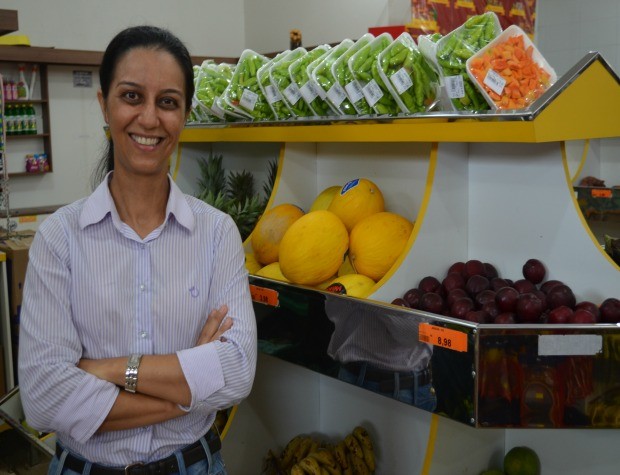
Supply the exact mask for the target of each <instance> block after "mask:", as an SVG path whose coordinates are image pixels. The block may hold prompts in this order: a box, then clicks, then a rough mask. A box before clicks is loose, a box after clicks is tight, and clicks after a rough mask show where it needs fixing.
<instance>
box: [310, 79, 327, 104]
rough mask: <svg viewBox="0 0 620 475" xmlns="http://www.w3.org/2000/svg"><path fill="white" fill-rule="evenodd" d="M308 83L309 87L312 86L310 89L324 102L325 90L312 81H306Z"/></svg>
mask: <svg viewBox="0 0 620 475" xmlns="http://www.w3.org/2000/svg"><path fill="white" fill-rule="evenodd" d="M308 82H309V83H311V84H310V85H311V86H312V88H313V89H314V90H315V92H316V93H317V95H318V96H319V97H320V98H321V99H323V100H325V98H326V97H327V93H326V92H325V90H323V88H322V87H321V85H320V84H319V83H318V82H316V81H315V80H314V79H310V80H309V81H308Z"/></svg>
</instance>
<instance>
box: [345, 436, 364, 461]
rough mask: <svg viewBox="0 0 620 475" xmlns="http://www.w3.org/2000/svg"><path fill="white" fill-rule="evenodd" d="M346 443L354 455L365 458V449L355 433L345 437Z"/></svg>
mask: <svg viewBox="0 0 620 475" xmlns="http://www.w3.org/2000/svg"><path fill="white" fill-rule="evenodd" d="M344 443H345V444H347V449H349V452H351V454H352V455H355V456H356V457H357V458H359V459H362V460H364V451H363V450H362V447H361V446H360V443H359V442H358V441H357V439H356V438H355V436H354V435H353V434H349V435H347V436H346V437H345V438H344Z"/></svg>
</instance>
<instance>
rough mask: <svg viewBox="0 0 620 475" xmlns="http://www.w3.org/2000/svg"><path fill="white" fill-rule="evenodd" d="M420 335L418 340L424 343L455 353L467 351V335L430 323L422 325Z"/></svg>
mask: <svg viewBox="0 0 620 475" xmlns="http://www.w3.org/2000/svg"><path fill="white" fill-rule="evenodd" d="M419 333H420V336H419V338H418V339H419V340H420V341H422V342H424V343H428V344H430V345H435V346H441V347H442V348H447V349H449V350H454V351H462V352H465V351H467V333H463V332H460V331H458V330H450V329H449V328H444V327H438V326H435V325H430V324H429V323H420V327H419Z"/></svg>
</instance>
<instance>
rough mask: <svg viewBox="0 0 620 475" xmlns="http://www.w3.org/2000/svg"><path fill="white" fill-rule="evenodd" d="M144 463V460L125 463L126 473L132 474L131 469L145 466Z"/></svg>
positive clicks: (127, 474) (126, 474)
mask: <svg viewBox="0 0 620 475" xmlns="http://www.w3.org/2000/svg"><path fill="white" fill-rule="evenodd" d="M144 465H145V464H144V463H143V462H134V463H130V464H129V465H125V475H131V470H132V469H134V468H136V467H144Z"/></svg>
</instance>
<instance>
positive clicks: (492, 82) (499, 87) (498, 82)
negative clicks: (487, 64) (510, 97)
mask: <svg viewBox="0 0 620 475" xmlns="http://www.w3.org/2000/svg"><path fill="white" fill-rule="evenodd" d="M484 84H485V85H487V86H488V87H489V89H491V91H493V92H494V93H495V94H497V95H498V96H501V95H502V92H504V86H505V85H506V80H505V79H504V78H503V77H501V76H500V74H499V73H497V72H495V71H493V70H492V69H489V72H488V73H487V75H486V76H485V77H484Z"/></svg>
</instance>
